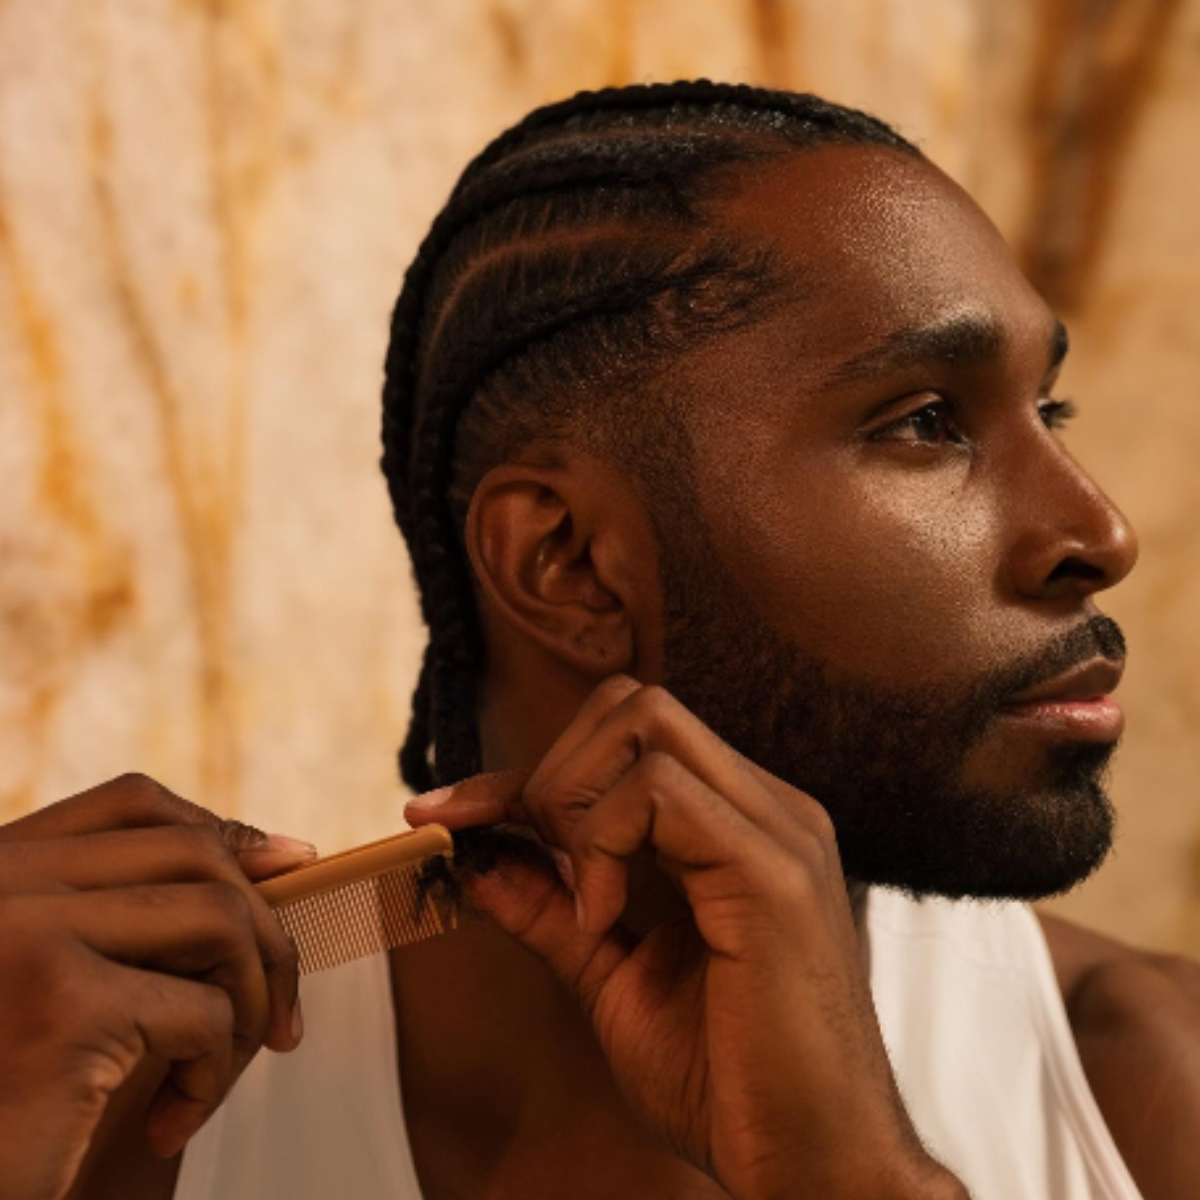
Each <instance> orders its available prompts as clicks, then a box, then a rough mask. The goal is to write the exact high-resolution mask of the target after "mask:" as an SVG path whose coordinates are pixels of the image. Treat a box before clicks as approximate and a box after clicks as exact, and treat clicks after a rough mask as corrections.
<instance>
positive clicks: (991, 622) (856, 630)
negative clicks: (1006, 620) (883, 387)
mask: <svg viewBox="0 0 1200 1200" xmlns="http://www.w3.org/2000/svg"><path fill="white" fill-rule="evenodd" d="M800 474H801V475H802V478H803V482H802V484H801V483H797V484H795V485H793V486H789V487H786V488H776V489H768V488H766V487H764V486H763V484H764V483H765V480H766V478H767V477H766V475H765V474H764V473H759V474H758V475H757V480H758V482H757V483H755V482H753V481H749V482H747V483H746V484H744V485H743V486H741V487H738V488H735V489H731V491H730V493H728V494H730V495H732V496H735V497H737V499H736V500H735V501H734V502H732V503H730V504H726V505H723V506H722V508H723V512H722V514H720V515H717V514H714V518H715V520H716V521H717V522H719V525H718V528H717V530H716V531H715V532H717V533H718V536H719V538H720V543H719V545H718V547H717V549H718V551H719V552H720V553H721V557H722V559H723V560H724V561H725V562H726V563H727V564H728V567H729V570H730V572H731V574H732V576H733V578H734V580H735V582H736V583H737V585H738V587H739V589H740V590H741V591H742V592H743V593H744V594H745V595H746V596H747V598H748V599H749V600H750V602H751V603H752V604H753V605H754V607H755V608H756V609H757V610H758V613H759V615H760V617H761V618H762V619H763V620H764V621H766V622H767V623H768V624H769V625H771V626H772V627H773V628H774V629H776V630H777V631H778V632H779V633H781V634H783V635H784V636H786V637H787V638H788V640H790V641H793V642H795V643H796V644H797V645H799V646H801V647H803V648H804V649H805V650H806V651H808V652H809V653H811V654H813V655H815V656H817V657H819V658H821V659H823V660H825V661H827V662H828V663H829V664H830V665H831V666H833V667H835V669H837V670H838V671H840V672H845V673H847V674H850V675H852V676H853V677H855V678H859V679H864V680H871V679H875V680H885V681H888V682H900V681H901V680H903V682H905V683H912V684H916V683H920V682H922V681H930V682H932V681H935V680H936V681H943V682H944V681H945V680H947V679H948V678H951V677H957V676H960V675H961V676H962V677H963V678H968V677H974V676H975V675H976V674H977V673H978V672H979V671H980V670H981V669H984V668H986V666H987V665H988V664H989V663H990V662H994V661H995V655H996V652H997V646H996V639H995V637H994V634H995V631H996V625H997V620H998V615H999V613H998V610H999V608H1000V603H999V599H998V592H997V587H996V579H997V575H998V563H999V560H1000V552H999V549H998V546H999V540H1000V521H999V519H998V514H997V513H996V511H995V509H994V506H992V505H990V504H989V503H988V502H987V500H986V497H983V496H979V495H975V494H973V493H972V492H971V491H970V489H969V488H967V487H964V486H963V484H964V479H963V475H962V474H961V473H953V474H952V473H951V472H950V471H947V470H942V469H938V470H927V471H915V472H914V471H911V470H904V471H900V470H885V471H873V472H869V473H868V472H864V471H861V470H856V471H848V470H847V469H845V468H843V469H841V470H835V469H816V468H810V469H809V470H808V471H805V472H801V473H800Z"/></svg>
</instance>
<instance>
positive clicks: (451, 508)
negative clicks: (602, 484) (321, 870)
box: [382, 80, 920, 791]
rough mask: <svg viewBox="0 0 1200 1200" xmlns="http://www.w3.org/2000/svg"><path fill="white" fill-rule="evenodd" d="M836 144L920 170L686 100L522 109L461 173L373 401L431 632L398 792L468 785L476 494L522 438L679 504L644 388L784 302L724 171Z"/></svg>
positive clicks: (800, 112) (864, 122)
mask: <svg viewBox="0 0 1200 1200" xmlns="http://www.w3.org/2000/svg"><path fill="white" fill-rule="evenodd" d="M837 144H841V145H855V144H858V145H875V146H883V147H888V148H891V149H894V150H897V151H899V152H901V153H907V154H913V155H917V154H919V153H920V152H919V151H918V150H917V149H916V148H915V147H914V146H912V145H911V144H910V143H909V142H907V141H905V140H904V139H903V138H902V137H900V135H899V134H897V133H896V132H895V131H894V130H892V129H891V128H889V127H888V126H887V125H885V124H883V123H882V122H880V121H878V120H876V119H875V118H873V117H870V116H867V115H866V114H864V113H860V112H857V111H854V110H852V109H847V108H842V107H840V106H838V105H835V104H831V103H828V102H826V101H824V100H821V99H819V98H817V97H815V96H810V95H796V94H792V93H787V92H778V91H768V90H765V89H760V88H752V87H747V86H744V85H729V84H717V83H711V82H708V81H706V80H700V81H696V82H681V83H672V84H652V85H643V86H635V87H624V88H610V89H606V90H604V91H599V92H581V93H579V94H578V95H576V96H574V97H573V98H571V99H569V100H566V101H563V102H561V103H558V104H552V105H548V106H546V107H544V108H540V109H537V110H536V111H535V112H533V113H531V114H530V115H529V116H528V117H526V118H525V120H524V121H522V122H521V123H520V124H519V125H517V126H515V127H514V128H512V129H510V130H508V132H506V133H504V134H502V135H501V136H500V137H498V138H497V139H496V140H495V141H494V142H492V144H491V145H490V146H488V147H487V148H486V149H485V150H484V151H483V152H482V153H481V154H480V155H479V156H478V157H477V158H476V159H475V160H474V161H473V162H472V163H471V164H470V165H469V166H468V167H467V169H466V170H465V171H464V172H463V175H462V177H461V178H460V180H459V182H458V184H457V186H456V187H455V189H454V191H453V193H452V195H451V196H450V199H449V201H448V202H447V204H446V206H445V207H444V208H443V209H442V211H441V213H440V214H439V215H438V217H437V219H436V220H435V221H434V223H433V226H432V228H431V229H430V232H429V234H428V236H427V237H426V238H425V240H424V242H423V243H422V245H421V248H420V251H419V252H418V254H417V257H416V259H415V260H414V262H413V264H412V266H411V267H410V268H409V270H408V273H407V275H406V277H405V282H404V288H403V290H402V291H401V293H400V298H399V300H398V302H397V304H396V308H395V313H394V315H393V319H392V329H391V343H390V346H389V348H388V353H387V362H386V368H385V376H386V381H385V385H384V393H383V462H382V465H383V470H384V474H385V475H386V477H387V481H388V487H389V490H390V493H391V498H392V503H393V506H394V509H395V515H396V519H397V522H398V523H399V525H400V528H401V531H402V532H403V534H404V537H405V539H406V541H407V543H408V546H409V550H410V552H411V556H412V562H413V569H414V573H415V575H416V579H417V583H418V586H419V588H420V592H421V604H422V613H423V615H424V618H425V621H426V624H427V625H428V627H429V644H428V647H427V649H426V651H425V658H424V662H423V665H422V669H421V675H420V680H419V682H418V684H417V689H416V692H415V694H414V696H413V715H412V723H411V726H410V728H409V733H408V738H407V741H406V742H405V744H404V747H403V749H402V750H401V752H400V768H401V773H402V775H403V777H404V780H405V782H406V783H408V784H409V785H410V786H411V787H412V788H414V789H415V790H417V791H424V790H427V789H429V788H431V787H434V786H437V785H441V784H446V783H451V782H454V781H456V780H458V779H462V778H465V777H466V776H468V775H471V774H474V773H475V772H477V771H478V770H479V768H480V750H479V733H478V721H477V704H478V697H477V689H478V684H479V680H480V678H481V675H482V673H483V665H484V652H485V647H484V645H483V635H482V631H481V628H480V622H479V617H478V613H477V610H476V602H475V596H474V590H473V586H472V576H471V572H470V567H469V563H468V561H467V557H466V554H465V551H464V547H463V544H462V527H463V521H464V517H465V513H466V508H467V505H468V504H469V502H470V497H471V493H472V492H473V491H474V488H475V486H476V484H477V483H478V482H479V480H480V479H481V478H482V477H483V475H484V474H485V473H486V471H487V470H489V469H490V468H491V467H493V466H495V465H496V464H497V463H500V462H503V461H505V460H506V459H507V458H509V457H510V456H511V455H512V454H513V453H515V452H516V451H517V450H519V449H520V448H521V447H522V446H524V445H527V444H529V443H530V442H531V441H533V440H534V439H535V438H537V439H547V438H549V439H556V438H558V439H561V438H571V439H587V440H588V444H589V445H594V446H597V447H599V448H602V449H603V450H605V451H607V452H608V453H610V454H612V455H615V456H617V457H618V458H619V460H620V461H621V462H622V464H623V465H625V466H626V467H628V468H629V470H630V471H631V473H632V474H633V475H634V476H635V478H637V479H638V480H639V481H640V482H641V484H642V486H643V488H644V490H645V491H646V492H647V494H648V495H649V496H650V497H651V498H653V496H654V494H655V492H656V489H657V490H658V491H659V492H662V491H663V490H664V489H668V488H670V487H671V485H672V483H676V484H677V483H678V477H679V473H680V469H681V468H680V462H681V460H683V459H685V458H686V452H687V446H686V445H683V444H680V443H679V440H678V438H679V436H680V435H679V434H678V433H677V432H676V431H678V430H679V429H680V428H681V427H682V423H681V422H679V421H677V420H674V419H671V418H672V416H673V415H677V414H674V413H673V410H672V403H673V401H672V397H671V395H670V389H669V388H658V389H657V391H656V390H655V387H654V384H655V381H656V379H657V378H658V377H659V376H661V374H662V371H663V367H664V366H665V365H667V364H669V363H670V361H671V360H672V359H673V358H677V357H678V356H679V355H680V354H681V353H682V352H683V351H685V350H686V349H688V348H689V347H693V346H695V345H698V344H699V343H700V342H701V341H702V340H703V339H705V338H707V337H711V336H712V335H714V334H715V333H719V332H723V331H726V330H729V329H733V328H737V327H739V326H740V325H743V324H745V323H747V322H750V321H753V320H755V319H758V318H759V317H760V316H761V314H762V312H763V310H764V306H765V305H767V304H769V303H770V302H771V298H772V296H774V295H777V294H778V292H779V289H780V287H781V273H780V272H779V271H777V270H776V269H775V264H774V262H773V260H772V257H771V255H770V254H769V253H768V252H767V251H765V250H763V249H762V248H761V247H760V248H757V249H756V248H752V247H750V246H747V245H746V244H745V243H744V242H741V241H739V240H738V239H737V237H736V236H735V235H732V234H730V233H729V232H728V231H724V232H723V231H722V230H721V229H720V226H719V222H718V221H717V220H716V219H715V217H714V210H715V208H716V207H717V206H719V201H720V199H721V197H722V195H727V194H729V193H730V191H731V190H734V189H736V179H735V177H734V176H735V169H736V168H737V167H738V166H741V165H745V164H749V163H754V162H764V161H768V160H771V159H775V158H780V157H783V156H785V155H788V154H791V153H795V152H797V151H799V150H803V149H808V148H814V147H818V146H826V145H837ZM723 187H724V188H725V189H726V190H725V191H724V192H723V191H722V188H723ZM652 392H654V393H655V394H654V395H653V396H651V393H652ZM676 498H677V497H676ZM648 507H650V509H651V510H652V511H653V508H654V505H653V504H652V503H651V504H649V506H648Z"/></svg>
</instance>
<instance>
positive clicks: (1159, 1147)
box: [1038, 913, 1200, 1200]
mask: <svg viewBox="0 0 1200 1200" xmlns="http://www.w3.org/2000/svg"><path fill="white" fill-rule="evenodd" d="M1038 916H1039V919H1040V920H1041V924H1042V929H1043V931H1044V932H1045V935H1046V942H1047V944H1048V946H1049V948H1050V954H1051V957H1052V959H1053V960H1054V967H1055V971H1056V973H1057V975H1058V981H1059V986H1060V988H1061V990H1062V994H1063V1001H1064V1004H1065V1006H1066V1011H1067V1016H1068V1018H1069V1020H1070V1023H1071V1029H1072V1031H1073V1032H1074V1035H1075V1043H1076V1046H1077V1047H1078V1049H1079V1057H1080V1061H1081V1062H1082V1063H1083V1068H1084V1072H1085V1073H1086V1075H1087V1077H1088V1082H1089V1084H1090V1085H1091V1088H1092V1092H1093V1094H1094V1095H1095V1097H1096V1101H1097V1103H1098V1104H1099V1106H1100V1110H1101V1112H1102V1113H1103V1114H1104V1118H1105V1120H1106V1121H1107V1122H1108V1126H1109V1129H1110V1130H1111V1132H1112V1135H1113V1138H1114V1140H1115V1141H1116V1143H1117V1146H1118V1148H1119V1149H1120V1151H1121V1154H1122V1155H1123V1157H1124V1158H1125V1161H1126V1163H1127V1164H1128V1166H1129V1169H1130V1171H1131V1173H1132V1174H1133V1177H1134V1179H1135V1180H1136V1181H1137V1183H1138V1186H1139V1187H1140V1188H1141V1190H1142V1193H1143V1194H1144V1195H1145V1196H1146V1197H1147V1200H1176V1198H1178V1200H1183V1198H1184V1197H1189V1196H1194V1195H1195V1184H1194V1181H1195V1180H1196V1179H1197V1178H1200V1144H1198V1141H1200V1140H1198V1139H1197V1138H1196V1137H1195V1130H1196V1129H1197V1128H1200V964H1197V963H1195V962H1193V961H1191V960H1190V959H1187V958H1182V957H1179V956H1176V955H1168V954H1154V953H1150V952H1147V951H1143V950H1137V949H1135V948H1133V947H1131V946H1127V945H1124V944H1123V943H1121V942H1118V941H1115V940H1114V939H1112V938H1108V937H1105V936H1104V935H1102V934H1098V933H1095V932H1093V931H1091V930H1088V929H1083V928H1082V927H1080V926H1078V925H1074V924H1072V923H1070V922H1067V921H1063V920H1061V919H1059V918H1057V917H1051V916H1048V915H1046V914H1044V913H1039V914H1038Z"/></svg>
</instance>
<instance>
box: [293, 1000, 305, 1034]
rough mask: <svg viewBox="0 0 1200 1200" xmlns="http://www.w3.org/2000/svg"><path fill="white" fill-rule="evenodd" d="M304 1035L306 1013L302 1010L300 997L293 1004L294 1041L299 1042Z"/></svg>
mask: <svg viewBox="0 0 1200 1200" xmlns="http://www.w3.org/2000/svg"><path fill="white" fill-rule="evenodd" d="M303 1036H304V1014H303V1013H302V1012H301V1011H300V997H299V996H297V997H296V1003H295V1004H293V1005H292V1041H293V1042H299V1041H300V1039H301V1038H302V1037H303Z"/></svg>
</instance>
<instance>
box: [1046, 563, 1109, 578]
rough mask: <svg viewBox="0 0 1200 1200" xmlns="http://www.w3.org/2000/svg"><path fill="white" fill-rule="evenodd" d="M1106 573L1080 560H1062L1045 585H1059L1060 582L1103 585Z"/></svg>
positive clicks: (1092, 564) (1094, 565) (1093, 564)
mask: <svg viewBox="0 0 1200 1200" xmlns="http://www.w3.org/2000/svg"><path fill="white" fill-rule="evenodd" d="M1107 577H1108V573H1107V572H1106V571H1105V570H1103V568H1101V567H1098V566H1096V564H1095V563H1090V562H1087V561H1086V560H1085V559H1082V558H1064V559H1063V560H1062V561H1061V562H1059V563H1058V565H1057V566H1056V567H1055V568H1054V570H1053V571H1051V572H1050V574H1049V576H1048V577H1047V579H1046V582H1047V583H1059V582H1061V581H1062V580H1083V581H1084V582H1086V583H1103V582H1104V581H1105V579H1107Z"/></svg>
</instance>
